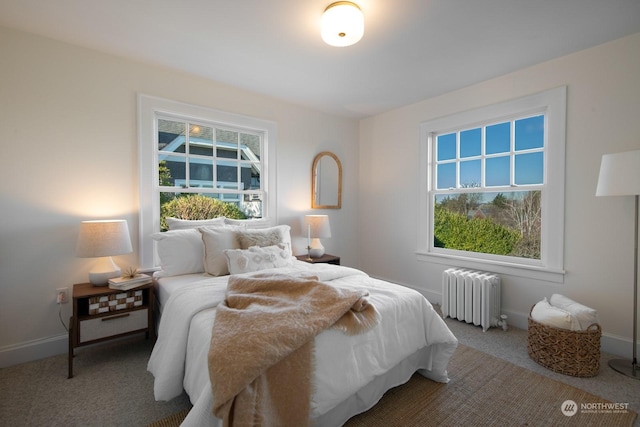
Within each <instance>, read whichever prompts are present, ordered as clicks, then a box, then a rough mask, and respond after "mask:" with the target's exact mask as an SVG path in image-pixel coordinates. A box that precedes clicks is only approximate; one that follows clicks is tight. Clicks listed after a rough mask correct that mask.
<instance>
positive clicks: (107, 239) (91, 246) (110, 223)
mask: <svg viewBox="0 0 640 427" xmlns="http://www.w3.org/2000/svg"><path fill="white" fill-rule="evenodd" d="M132 251H133V248H132V247H131V237H130V236H129V226H128V225H127V221H126V220H124V219H116V220H99V221H82V222H81V223H80V234H79V235H78V243H77V246H76V255H77V256H78V257H80V258H99V259H98V262H97V264H96V265H95V266H94V267H93V268H92V269H91V271H89V281H90V282H91V283H93V284H94V285H96V286H105V285H107V284H108V282H109V279H113V278H116V277H120V274H121V271H120V267H118V266H117V265H116V263H115V262H113V259H112V258H111V256H113V255H122V254H128V253H130V252H132Z"/></svg>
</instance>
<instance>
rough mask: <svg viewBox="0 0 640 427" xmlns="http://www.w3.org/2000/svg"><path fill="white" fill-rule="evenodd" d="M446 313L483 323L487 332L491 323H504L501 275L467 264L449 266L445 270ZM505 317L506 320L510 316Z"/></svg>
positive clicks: (496, 324) (443, 303)
mask: <svg viewBox="0 0 640 427" xmlns="http://www.w3.org/2000/svg"><path fill="white" fill-rule="evenodd" d="M442 316H443V317H444V318H446V317H447V316H449V317H451V318H454V319H458V320H463V321H465V322H467V323H473V324H474V325H476V326H482V330H483V332H486V330H487V329H489V327H491V326H498V325H501V323H500V322H501V318H500V276H498V275H497V274H495V273H488V272H486V271H474V270H467V269H463V268H449V269H447V270H445V271H444V272H443V273H442ZM503 320H505V321H506V316H505V318H504V319H503ZM503 327H506V323H505V324H504V325H503ZM505 330H506V328H505Z"/></svg>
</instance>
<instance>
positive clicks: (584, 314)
mask: <svg viewBox="0 0 640 427" xmlns="http://www.w3.org/2000/svg"><path fill="white" fill-rule="evenodd" d="M549 303H550V304H551V305H552V306H554V307H558V308H561V309H563V310H566V311H568V312H569V313H571V314H573V315H574V316H575V318H576V319H577V320H578V323H579V324H580V329H581V330H583V331H585V330H587V328H588V327H589V326H591V325H593V324H594V323H599V322H598V312H597V311H596V310H595V309H593V308H590V307H587V306H586V305H582V304H579V303H577V302H575V301H573V300H572V299H570V298H567V297H565V296H564V295H560V294H553V295H551V299H550V300H549Z"/></svg>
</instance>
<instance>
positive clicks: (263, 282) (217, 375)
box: [208, 274, 379, 426]
mask: <svg viewBox="0 0 640 427" xmlns="http://www.w3.org/2000/svg"><path fill="white" fill-rule="evenodd" d="M367 296H368V293H367V292H366V291H362V290H351V289H343V288H337V287H334V286H331V285H329V284H326V283H323V282H319V281H318V280H317V278H316V277H306V278H300V277H293V276H288V275H280V274H257V275H253V276H231V277H230V278H229V284H228V288H227V295H226V299H225V301H224V303H222V304H220V305H219V306H218V307H217V309H216V318H215V323H214V326H213V332H212V337H211V346H210V349H209V356H208V357H209V358H208V363H209V377H210V379H211V387H212V390H213V396H214V402H213V413H214V415H215V416H217V417H218V418H221V419H222V420H223V421H224V425H225V426H305V425H308V424H309V416H310V413H311V412H310V411H311V392H312V387H313V385H312V384H311V382H312V381H311V378H312V376H313V371H312V366H311V365H312V358H313V350H314V347H313V345H314V337H315V336H316V335H318V334H319V333H320V332H322V331H323V330H325V329H327V328H329V327H334V328H338V329H340V330H342V331H344V332H345V333H347V334H357V333H362V332H364V331H366V330H368V329H369V328H372V327H373V326H375V325H376V324H377V322H378V316H379V315H378V312H377V311H376V310H375V308H374V307H373V306H372V305H371V304H369V303H368V301H367V299H366V297H367Z"/></svg>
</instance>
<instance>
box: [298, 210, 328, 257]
mask: <svg viewBox="0 0 640 427" xmlns="http://www.w3.org/2000/svg"><path fill="white" fill-rule="evenodd" d="M304 224H305V227H306V229H307V248H308V250H309V256H310V257H311V258H320V257H321V256H322V255H324V246H322V243H321V242H320V239H324V238H329V237H331V227H330V226H329V216H328V215H305V216H304Z"/></svg>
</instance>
